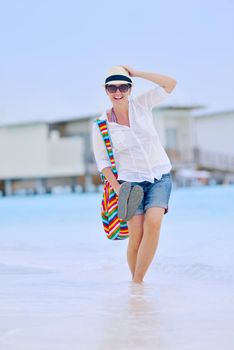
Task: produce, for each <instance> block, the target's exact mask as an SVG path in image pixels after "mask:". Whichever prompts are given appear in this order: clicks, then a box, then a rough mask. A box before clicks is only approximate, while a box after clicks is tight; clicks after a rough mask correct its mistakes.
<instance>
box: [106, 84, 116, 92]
mask: <svg viewBox="0 0 234 350" xmlns="http://www.w3.org/2000/svg"><path fill="white" fill-rule="evenodd" d="M106 89H107V91H108V92H109V93H110V94H113V93H115V92H116V91H117V87H116V86H115V85H107V86H106Z"/></svg>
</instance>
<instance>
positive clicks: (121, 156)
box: [92, 86, 172, 183]
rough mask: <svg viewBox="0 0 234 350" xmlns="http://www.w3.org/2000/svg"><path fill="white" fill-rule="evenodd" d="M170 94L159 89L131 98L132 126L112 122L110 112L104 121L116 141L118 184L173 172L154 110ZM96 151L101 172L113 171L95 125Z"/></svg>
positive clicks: (130, 121) (150, 179) (113, 142)
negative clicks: (154, 118) (157, 126)
mask: <svg viewBox="0 0 234 350" xmlns="http://www.w3.org/2000/svg"><path fill="white" fill-rule="evenodd" d="M169 95H170V94H169V93H167V92H166V90H164V89H163V88H162V87H160V86H157V87H155V88H153V89H151V90H149V91H147V92H146V93H144V94H142V95H139V96H136V97H131V95H130V96H129V98H128V100H129V125H130V127H129V126H126V125H120V124H118V123H115V122H109V121H108V119H107V113H106V111H105V112H104V113H103V114H102V115H101V117H100V119H101V120H104V119H105V120H107V126H108V130H109V135H110V138H111V141H112V148H113V154H114V158H115V164H116V168H117V171H118V180H125V181H130V182H133V181H134V182H135V181H136V182H141V181H149V182H152V183H153V182H154V179H155V178H156V179H158V180H159V179H160V178H161V177H162V175H163V174H165V173H168V172H169V171H170V170H171V168H172V167H171V162H170V160H169V158H168V156H167V154H166V152H165V150H164V149H163V147H162V145H161V142H160V140H159V137H158V133H157V131H156V129H155V126H154V123H153V115H152V108H153V107H155V106H157V105H158V104H159V103H160V102H162V101H163V100H164V99H165V98H166V97H167V96H169ZM92 131H93V137H92V139H93V151H94V156H95V160H96V163H97V167H98V170H99V171H100V172H101V171H102V169H104V168H106V167H111V163H110V161H109V158H108V154H107V151H106V148H105V144H104V141H103V139H102V135H101V133H100V130H99V128H98V125H97V123H96V122H94V124H93V130H92Z"/></svg>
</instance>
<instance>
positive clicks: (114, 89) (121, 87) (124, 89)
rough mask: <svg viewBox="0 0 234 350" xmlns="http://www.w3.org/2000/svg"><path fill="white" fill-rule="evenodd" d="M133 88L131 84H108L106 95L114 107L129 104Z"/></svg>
mask: <svg viewBox="0 0 234 350" xmlns="http://www.w3.org/2000/svg"><path fill="white" fill-rule="evenodd" d="M131 88H132V86H131V84H108V85H106V86H105V89H106V93H107V95H108V96H109V98H110V100H111V102H112V104H113V105H116V104H118V105H119V104H124V103H126V102H128V96H129V95H130V94H131Z"/></svg>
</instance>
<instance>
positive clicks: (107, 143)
mask: <svg viewBox="0 0 234 350" xmlns="http://www.w3.org/2000/svg"><path fill="white" fill-rule="evenodd" d="M96 123H97V125H98V127H99V130H100V132H101V135H102V138H103V141H104V144H105V146H106V151H107V154H108V157H109V160H110V162H111V168H112V171H113V173H114V174H115V176H117V169H116V165H115V159H114V154H113V150H112V144H111V139H110V135H109V131H108V126H107V121H106V120H100V119H99V118H97V119H96Z"/></svg>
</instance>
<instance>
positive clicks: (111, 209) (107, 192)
mask: <svg viewBox="0 0 234 350" xmlns="http://www.w3.org/2000/svg"><path fill="white" fill-rule="evenodd" d="M96 122H97V125H98V127H99V130H100V132H101V135H102V138H103V141H104V143H105V146H106V150H107V154H108V157H109V159H110V162H111V167H112V171H113V174H114V175H115V177H116V179H117V177H118V176H117V175H118V174H117V169H116V165H115V160H114V155H113V151H112V146H111V139H110V135H109V132H108V128H107V122H106V120H100V119H96ZM100 176H101V179H102V182H103V184H104V188H103V196H102V202H101V217H102V223H103V227H104V231H105V233H106V236H107V238H109V239H111V240H123V239H126V238H128V225H127V222H126V221H123V220H121V219H120V218H119V217H118V195H117V194H116V192H115V191H114V189H113V187H112V186H111V184H110V183H109V182H108V181H107V179H106V178H105V177H104V175H103V174H102V173H101V174H100Z"/></svg>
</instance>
